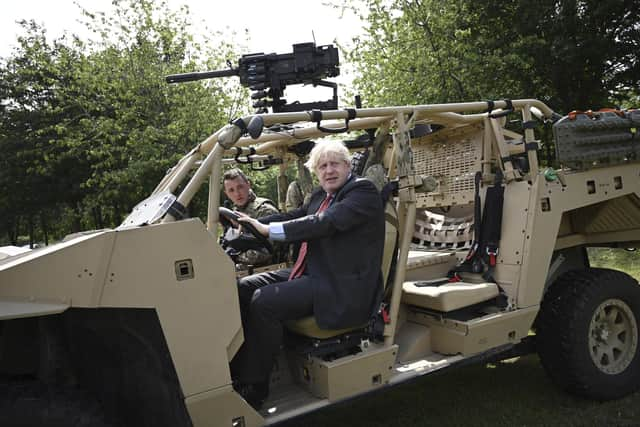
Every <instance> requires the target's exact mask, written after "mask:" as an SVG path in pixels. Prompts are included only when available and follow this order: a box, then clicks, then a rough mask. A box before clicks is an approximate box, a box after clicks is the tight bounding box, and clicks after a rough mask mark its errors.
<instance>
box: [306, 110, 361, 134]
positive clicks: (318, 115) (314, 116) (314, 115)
mask: <svg viewBox="0 0 640 427" xmlns="http://www.w3.org/2000/svg"><path fill="white" fill-rule="evenodd" d="M345 111H346V112H347V118H346V119H344V127H342V128H338V129H332V128H326V127H323V126H321V125H320V122H322V111H320V110H311V111H310V112H309V115H310V116H311V117H310V118H311V121H312V122H316V127H317V128H318V130H319V131H322V132H325V133H344V132H347V131H348V130H349V121H350V120H353V119H355V118H356V110H355V109H353V108H346V109H345Z"/></svg>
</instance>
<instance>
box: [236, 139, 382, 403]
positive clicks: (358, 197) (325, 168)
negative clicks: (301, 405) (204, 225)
mask: <svg viewBox="0 0 640 427" xmlns="http://www.w3.org/2000/svg"><path fill="white" fill-rule="evenodd" d="M307 166H308V167H309V169H310V170H312V171H314V173H315V174H316V175H317V177H318V180H319V182H320V187H321V188H320V189H318V190H317V191H315V192H314V193H313V194H312V195H311V198H310V199H309V201H308V203H306V204H305V205H303V206H302V207H300V208H298V209H295V210H293V211H290V212H287V213H280V214H274V215H269V216H266V217H262V218H259V219H258V220H255V219H252V218H249V217H247V216H243V217H242V218H241V220H240V222H249V223H251V224H253V226H254V227H256V229H258V231H259V232H261V233H262V234H263V235H265V236H268V237H269V238H270V239H271V240H274V241H284V242H302V244H301V248H300V252H299V255H298V260H297V261H296V264H295V265H294V267H293V268H289V269H285V270H278V271H273V272H267V273H261V274H256V275H253V276H248V277H245V278H243V279H241V280H240V281H239V282H238V292H239V296H240V308H241V314H242V321H243V326H244V336H245V342H244V345H243V348H242V349H241V350H240V352H239V353H238V355H237V356H236V358H235V359H234V361H233V364H232V367H233V373H234V377H235V378H234V380H235V382H234V386H235V387H236V390H237V391H238V392H239V393H240V394H241V395H243V397H244V398H245V400H247V402H248V403H250V404H251V405H252V406H253V407H254V408H259V407H260V406H261V405H262V403H263V402H264V400H265V398H266V396H267V394H268V384H269V374H270V372H271V369H272V367H273V363H274V360H275V358H276V356H277V353H278V351H279V348H280V344H281V343H282V334H283V322H285V321H286V320H293V319H299V318H302V317H306V316H309V315H314V316H315V318H316V321H317V323H318V325H319V326H320V327H321V328H326V329H339V328H349V327H357V326H360V325H363V324H366V323H367V321H368V320H369V318H370V316H371V315H372V314H373V312H374V310H375V309H376V308H377V307H375V305H376V303H377V301H378V299H379V297H380V295H381V292H382V289H383V288H382V276H381V273H380V265H381V262H382V251H383V245H384V210H383V206H382V200H381V198H380V194H379V193H378V190H377V189H376V187H375V186H374V185H373V183H371V182H370V181H368V180H367V179H364V178H356V177H355V176H352V175H351V163H350V158H349V151H348V150H347V148H346V147H345V146H344V145H343V144H342V143H340V142H338V141H324V142H321V143H318V144H316V146H315V147H314V149H313V150H312V151H311V153H310V156H309V161H308V162H307Z"/></svg>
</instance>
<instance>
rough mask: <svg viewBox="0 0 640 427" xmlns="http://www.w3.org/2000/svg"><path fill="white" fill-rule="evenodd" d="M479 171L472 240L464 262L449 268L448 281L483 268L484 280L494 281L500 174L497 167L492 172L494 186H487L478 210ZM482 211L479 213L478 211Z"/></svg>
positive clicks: (500, 205)
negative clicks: (496, 169)
mask: <svg viewBox="0 0 640 427" xmlns="http://www.w3.org/2000/svg"><path fill="white" fill-rule="evenodd" d="M481 180H482V173H480V172H477V173H476V177H475V185H476V188H475V193H476V194H475V197H474V204H475V206H474V224H473V226H474V235H473V243H472V244H471V248H470V249H469V253H468V254H467V256H466V258H465V259H464V261H463V262H462V263H460V264H458V265H457V266H456V267H455V268H454V269H452V270H451V271H449V273H448V277H449V279H450V280H451V281H455V280H457V279H458V273H462V272H467V273H481V272H482V271H483V270H485V268H486V270H485V273H484V274H483V276H482V277H483V278H484V279H485V280H486V281H488V282H495V279H494V277H493V271H494V269H495V266H496V262H497V257H498V253H499V247H500V238H501V228H502V210H503V206H504V187H503V186H502V182H503V180H504V176H503V175H502V171H500V170H498V171H497V172H496V175H495V182H494V185H493V186H491V187H487V192H486V196H485V202H484V210H482V211H481V210H480V204H481V202H480V181H481ZM480 212H482V213H480Z"/></svg>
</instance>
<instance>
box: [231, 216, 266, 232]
mask: <svg viewBox="0 0 640 427" xmlns="http://www.w3.org/2000/svg"><path fill="white" fill-rule="evenodd" d="M236 213H237V214H238V216H239V217H240V218H238V222H239V223H240V226H242V223H243V222H246V223H249V224H251V225H253V227H254V228H255V229H256V230H258V232H259V233H260V234H262V235H263V236H264V237H269V226H268V225H266V224H263V223H261V222H260V221H258V220H257V219H255V218H251V217H250V216H249V215H245V214H243V213H242V212H236Z"/></svg>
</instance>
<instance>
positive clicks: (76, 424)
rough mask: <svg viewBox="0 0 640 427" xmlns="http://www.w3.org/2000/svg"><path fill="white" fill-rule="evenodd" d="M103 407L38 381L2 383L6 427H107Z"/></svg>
mask: <svg viewBox="0 0 640 427" xmlns="http://www.w3.org/2000/svg"><path fill="white" fill-rule="evenodd" d="M113 425H114V424H113V423H110V422H108V421H107V420H106V418H105V416H104V413H103V411H102V407H101V406H100V404H99V403H98V402H97V401H96V400H94V399H92V398H91V397H90V396H88V395H87V394H85V393H83V392H82V391H81V390H78V389H75V388H72V387H52V386H49V385H46V384H44V383H42V382H40V381H36V380H10V379H9V380H6V379H4V380H0V426H2V427H36V426H37V427H107V426H113Z"/></svg>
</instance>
